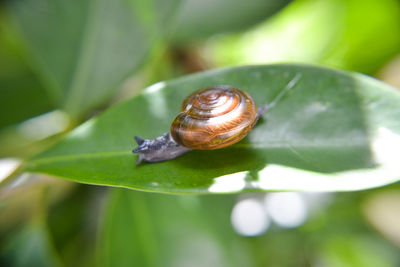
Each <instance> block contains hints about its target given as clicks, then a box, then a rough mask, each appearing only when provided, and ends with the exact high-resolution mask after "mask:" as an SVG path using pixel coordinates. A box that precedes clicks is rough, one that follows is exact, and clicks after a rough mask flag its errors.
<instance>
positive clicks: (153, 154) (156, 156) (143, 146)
mask: <svg viewBox="0 0 400 267" xmlns="http://www.w3.org/2000/svg"><path fill="white" fill-rule="evenodd" d="M135 140H136V143H137V144H138V145H139V146H138V147H137V148H135V149H134V150H133V151H132V152H133V153H136V154H138V155H139V157H138V160H137V161H136V165H139V164H140V163H141V162H142V161H143V160H144V161H146V162H160V161H166V160H170V159H174V158H176V157H179V156H180V155H182V154H184V153H186V152H189V151H190V150H191V149H190V148H187V147H184V146H181V145H180V144H178V143H176V142H175V141H174V140H173V139H172V138H171V136H170V134H169V133H165V134H163V135H162V136H159V137H157V138H155V139H143V138H141V137H139V136H135Z"/></svg>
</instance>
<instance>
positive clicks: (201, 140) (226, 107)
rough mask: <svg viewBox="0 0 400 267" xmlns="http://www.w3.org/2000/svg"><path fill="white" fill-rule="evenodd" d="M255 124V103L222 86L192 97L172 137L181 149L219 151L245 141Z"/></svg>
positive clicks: (183, 110)
mask: <svg viewBox="0 0 400 267" xmlns="http://www.w3.org/2000/svg"><path fill="white" fill-rule="evenodd" d="M256 122H257V107H256V104H255V102H254V100H253V99H252V98H251V97H250V96H249V95H248V94H247V93H245V92H243V91H241V90H239V89H236V88H232V87H230V86H222V85H220V86H214V87H210V88H206V89H202V90H198V91H196V92H194V93H192V94H191V95H189V96H188V97H187V98H186V99H185V100H184V101H183V103H182V107H181V112H180V113H179V114H178V116H177V117H176V118H175V120H174V121H173V122H172V125H171V130H170V133H171V136H172V138H173V139H174V141H175V142H177V143H178V144H180V145H182V146H185V147H188V148H192V149H204V150H209V149H218V148H223V147H226V146H229V145H232V144H234V143H236V142H239V141H240V140H242V139H243V138H244V137H245V136H246V135H247V133H248V132H249V131H250V130H251V129H252V128H253V127H254V125H255V123H256Z"/></svg>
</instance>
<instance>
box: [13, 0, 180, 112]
mask: <svg viewBox="0 0 400 267" xmlns="http://www.w3.org/2000/svg"><path fill="white" fill-rule="evenodd" d="M158 2H162V5H158ZM178 2H179V1H178V0H168V1H162V0H157V1H155V2H154V3H153V2H151V1H142V0H129V1H125V0H116V1H114V0H100V1H92V0H83V1H81V0H73V1H60V0H39V1H37V0H17V1H11V2H10V13H11V15H12V17H13V18H14V21H15V22H16V25H17V26H18V28H19V29H20V32H21V35H22V36H23V38H24V40H25V42H26V46H27V47H28V49H29V51H30V52H31V54H32V58H33V60H34V62H33V65H35V67H36V69H37V70H38V71H39V72H40V74H41V76H42V79H43V80H44V81H45V82H46V84H47V87H48V89H49V92H50V94H51V96H52V99H53V101H54V102H55V103H56V105H57V106H59V107H62V108H64V109H65V110H67V111H68V112H69V113H70V114H72V115H73V116H79V115H81V114H82V113H83V112H87V111H89V110H91V108H93V107H95V106H97V105H99V104H102V103H103V102H104V101H105V100H107V99H108V98H109V97H110V96H112V93H113V91H114V90H115V89H116V88H118V86H119V84H120V83H121V81H122V80H123V79H124V78H126V77H127V76H128V75H130V74H131V73H132V72H133V71H134V70H135V69H136V68H137V67H138V66H139V65H140V64H141V63H142V62H143V61H144V59H145V58H146V56H147V55H148V54H149V52H150V49H151V48H152V47H153V46H154V43H155V41H156V40H157V38H158V37H159V36H160V35H161V30H162V29H163V28H164V27H166V25H168V23H167V22H168V21H169V20H168V15H171V13H172V12H173V11H174V10H175V8H176V7H177V3H178ZM165 6H167V8H164V9H161V8H160V7H165Z"/></svg>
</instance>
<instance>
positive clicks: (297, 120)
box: [26, 65, 400, 193]
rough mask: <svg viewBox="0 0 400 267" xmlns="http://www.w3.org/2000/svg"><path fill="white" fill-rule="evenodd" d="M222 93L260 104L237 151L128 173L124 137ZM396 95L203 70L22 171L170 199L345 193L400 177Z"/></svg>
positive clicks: (296, 72) (359, 82) (373, 88)
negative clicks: (215, 91)
mask: <svg viewBox="0 0 400 267" xmlns="http://www.w3.org/2000/svg"><path fill="white" fill-rule="evenodd" d="M217 84H230V85H232V86H234V87H238V88H241V89H243V90H246V91H247V92H248V93H249V94H250V95H251V96H253V98H254V99H255V101H256V103H257V104H258V105H267V106H268V110H267V112H266V114H265V115H264V116H263V118H262V120H260V121H259V122H258V124H257V125H256V127H255V128H254V129H253V131H251V132H250V134H249V135H248V136H247V137H246V138H245V139H244V140H242V141H241V142H239V143H237V144H235V145H232V146H230V147H228V148H225V149H220V150H214V151H192V152H190V153H187V154H185V155H183V156H182V157H180V158H178V159H175V160H171V161H167V162H162V163H156V164H141V165H139V166H136V165H135V161H136V160H137V156H136V155H133V154H132V153H131V150H132V149H133V148H134V147H136V144H135V143H134V140H133V136H134V135H138V136H141V137H145V138H155V137H157V136H159V135H161V134H162V133H163V132H166V131H167V130H168V129H169V126H170V123H171V121H172V120H173V118H174V117H175V116H176V114H177V113H178V111H179V107H180V104H181V102H182V100H183V99H184V98H185V96H187V95H189V93H191V92H192V91H194V90H196V89H198V88H204V87H208V86H211V85H217ZM399 118H400V94H399V92H398V91H397V90H396V89H394V88H392V87H390V86H388V85H386V84H384V83H381V82H379V81H377V80H374V79H372V78H369V77H366V76H363V75H359V74H355V73H349V72H340V71H335V70H330V69H324V68H319V67H311V66H301V65H270V66H248V67H238V68H227V69H221V70H212V71H208V72H204V73H199V74H195V75H190V76H186V77H183V78H180V79H176V80H172V81H169V82H161V83H158V84H155V85H153V86H151V87H149V88H147V89H146V90H145V92H144V93H143V94H142V95H139V96H138V97H136V98H133V99H131V100H128V101H126V102H124V103H121V104H119V105H116V106H114V107H112V108H111V109H109V110H108V111H106V112H105V113H104V114H102V115H101V116H99V117H98V118H95V119H92V120H90V121H88V122H86V123H84V124H83V125H81V126H80V127H78V128H77V129H76V130H74V131H73V132H72V133H71V134H69V135H68V136H67V137H66V138H65V140H63V141H62V142H61V143H59V144H58V145H56V146H54V147H53V148H51V149H50V150H48V151H45V152H44V153H42V154H40V155H38V156H36V157H35V158H32V159H31V160H30V161H29V162H28V163H27V165H26V170H28V171H33V172H42V173H47V174H52V175H56V176H61V177H65V178H67V179H71V180H74V181H77V182H83V183H90V184H101V185H110V186H121V187H128V188H133V189H139V190H148V191H158V192H174V193H228V192H243V191H249V190H250V191H258V190H262V191H264V190H267V191H268V190H305V191H346V190H359V189H365V188H371V187H376V186H382V185H385V184H388V183H392V182H394V181H397V179H399V178H400V167H399V165H398V164H397V159H398V154H399V151H400V135H399V134H400V122H399Z"/></svg>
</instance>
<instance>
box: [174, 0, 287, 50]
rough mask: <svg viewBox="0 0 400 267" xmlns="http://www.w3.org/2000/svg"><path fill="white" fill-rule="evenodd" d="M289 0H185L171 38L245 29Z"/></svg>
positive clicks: (197, 37) (263, 18)
mask: <svg viewBox="0 0 400 267" xmlns="http://www.w3.org/2000/svg"><path fill="white" fill-rule="evenodd" d="M289 2H290V0H279V1H276V0H274V1H271V0H267V1H266V0H249V1H246V2H244V1H241V0H214V1H203V0H186V1H185V3H184V5H183V6H182V8H181V10H180V12H179V13H178V15H177V24H176V26H175V28H174V31H173V34H172V39H173V41H175V42H187V41H193V40H195V39H199V38H204V37H207V36H210V35H212V34H216V33H221V32H228V31H238V30H243V29H246V28H247V27H249V26H252V25H254V24H256V23H258V22H260V21H263V20H265V19H267V18H268V17H269V16H272V15H273V14H274V13H276V12H278V11H279V10H281V9H282V8H283V7H284V6H285V5H286V4H287V3H289Z"/></svg>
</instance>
